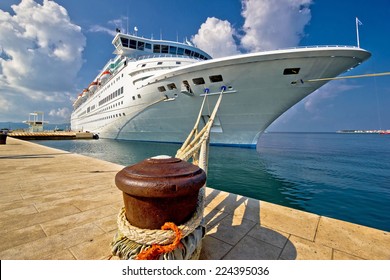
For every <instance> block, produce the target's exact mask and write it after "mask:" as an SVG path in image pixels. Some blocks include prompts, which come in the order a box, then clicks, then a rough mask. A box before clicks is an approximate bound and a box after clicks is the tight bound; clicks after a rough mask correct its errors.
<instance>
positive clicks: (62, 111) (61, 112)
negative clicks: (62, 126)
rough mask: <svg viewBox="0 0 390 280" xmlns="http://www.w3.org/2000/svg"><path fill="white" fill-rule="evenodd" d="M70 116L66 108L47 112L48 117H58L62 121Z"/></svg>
mask: <svg viewBox="0 0 390 280" xmlns="http://www.w3.org/2000/svg"><path fill="white" fill-rule="evenodd" d="M70 114H71V112H70V110H69V108H67V107H63V108H57V109H52V110H51V111H50V112H49V116H52V117H60V118H62V119H66V118H70Z"/></svg>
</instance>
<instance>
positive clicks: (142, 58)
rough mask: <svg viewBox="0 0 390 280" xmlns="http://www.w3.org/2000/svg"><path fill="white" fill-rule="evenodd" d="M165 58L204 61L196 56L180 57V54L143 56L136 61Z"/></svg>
mask: <svg viewBox="0 0 390 280" xmlns="http://www.w3.org/2000/svg"><path fill="white" fill-rule="evenodd" d="M165 57H168V58H174V57H178V58H189V59H193V60H198V61H202V60H203V59H201V58H198V57H194V56H188V55H178V54H150V55H142V56H138V57H137V58H136V60H137V61H139V60H145V59H149V58H165Z"/></svg>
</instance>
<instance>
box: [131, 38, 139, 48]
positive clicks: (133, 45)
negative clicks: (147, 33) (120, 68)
mask: <svg viewBox="0 0 390 280" xmlns="http://www.w3.org/2000/svg"><path fill="white" fill-rule="evenodd" d="M130 48H132V49H136V48H137V41H135V40H130Z"/></svg>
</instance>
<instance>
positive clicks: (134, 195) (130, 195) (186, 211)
mask: <svg viewBox="0 0 390 280" xmlns="http://www.w3.org/2000/svg"><path fill="white" fill-rule="evenodd" d="M205 182H206V174H205V172H204V171H203V170H202V169H201V168H199V167H198V166H196V165H193V164H191V163H188V162H186V161H182V160H180V159H178V158H172V157H168V156H157V157H152V158H148V159H145V160H143V161H141V162H139V163H137V164H135V165H132V166H128V167H125V168H124V169H122V170H121V171H119V172H118V173H117V175H116V177H115V184H116V186H117V187H118V189H120V190H121V191H122V192H123V200H124V205H125V210H126V218H127V220H128V221H129V222H130V223H131V224H132V225H133V226H136V227H138V228H142V229H160V227H161V226H162V225H163V224H164V223H165V222H173V223H175V224H176V225H180V224H182V223H184V222H186V221H187V220H188V219H189V218H191V216H192V214H193V213H194V211H195V210H196V206H197V200H198V193H199V189H200V188H201V187H202V186H203V185H204V183H205Z"/></svg>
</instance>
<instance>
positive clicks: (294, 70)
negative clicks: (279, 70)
mask: <svg viewBox="0 0 390 280" xmlns="http://www.w3.org/2000/svg"><path fill="white" fill-rule="evenodd" d="M299 70H301V68H286V69H284V71H283V75H296V74H298V73H299Z"/></svg>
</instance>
